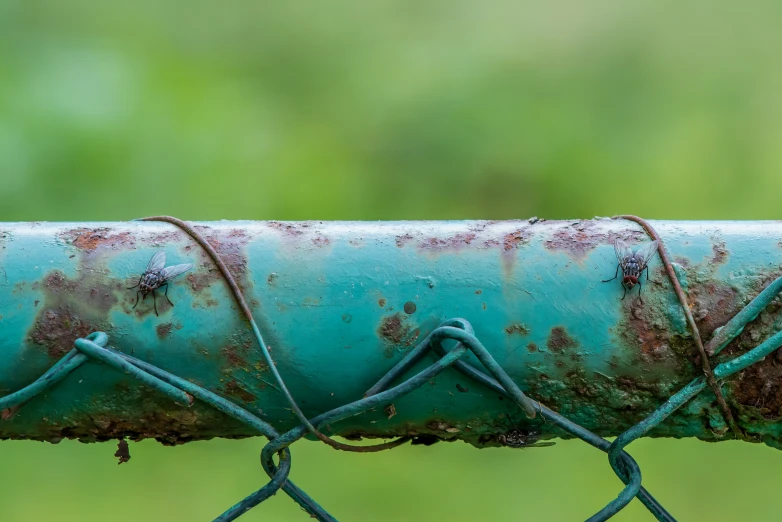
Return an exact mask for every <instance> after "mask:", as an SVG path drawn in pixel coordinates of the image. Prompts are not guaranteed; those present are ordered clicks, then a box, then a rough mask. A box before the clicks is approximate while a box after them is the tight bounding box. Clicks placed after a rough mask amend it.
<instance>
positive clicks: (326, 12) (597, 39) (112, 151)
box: [0, 0, 782, 522]
mask: <svg viewBox="0 0 782 522" xmlns="http://www.w3.org/2000/svg"><path fill="white" fill-rule="evenodd" d="M781 21H782V4H780V3H778V2H769V1H763V0H757V1H756V0H751V1H747V2H740V3H739V2H736V3H734V2H727V1H719V2H712V3H704V2H685V3H682V2H672V1H662V2H641V1H636V0H630V1H612V0H597V1H595V2H577V1H573V0H562V1H555V2H539V3H533V2H511V1H487V2H445V1H442V0H418V1H409V0H395V1H389V0H376V1H370V2H356V1H353V2H350V1H343V0H335V1H333V2H328V3H309V2H307V3H305V2H299V1H295V0H294V1H291V2H251V1H238V0H237V1H234V2H227V3H219V2H202V1H195V2H181V3H175V2H151V1H140V2H127V3H115V2H97V1H93V2H88V1H76V2H54V1H46V0H43V1H36V2H23V1H16V0H0V221H16V220H25V221H27V220H30V221H32V220H73V221H87V220H124V219H129V218H133V217H139V216H143V215H150V214H161V213H163V214H172V215H176V216H179V217H182V218H185V219H196V220H210V219H281V220H282V219H297V220H298V219H321V220H325V219H361V220H372V219H382V220H392V219H464V218H491V219H503V218H524V217H529V216H532V215H537V216H540V217H546V218H564V217H569V218H576V217H579V218H589V217H592V216H594V215H612V214H616V213H634V214H639V215H643V216H646V217H652V218H670V219H766V218H778V217H780V213H781V212H780V210H779V208H778V204H779V203H778V202H779V199H778V198H779V194H780V193H782V60H780V59H779V50H780V49H781V48H782V31H780V30H779V27H780V22H781ZM262 444H263V441H262V440H261V439H248V440H243V441H222V440H215V441H209V442H200V443H193V444H189V445H186V446H181V447H176V448H165V447H162V446H160V445H158V444H157V443H155V442H143V443H138V444H131V453H132V460H131V461H130V463H128V464H125V465H123V466H121V467H117V465H116V460H115V459H114V458H113V457H112V454H113V452H114V445H113V444H110V443H109V444H94V445H82V444H79V443H77V442H69V441H65V442H63V443H61V444H60V445H58V446H53V445H49V444H42V443H34V442H17V441H5V442H2V443H0V484H2V487H0V506H1V507H0V512H1V513H2V514H1V515H0V519H2V520H3V521H22V520H41V521H46V520H60V521H71V520H73V521H76V520H78V521H109V520H110V521H136V520H167V521H180V520H181V521H185V520H211V518H213V517H214V516H216V515H217V514H219V513H220V512H221V511H222V510H223V509H224V508H227V507H228V506H230V505H231V504H233V503H234V502H236V501H238V500H239V499H240V498H242V497H243V496H245V495H247V494H249V493H250V492H251V491H253V490H255V489H257V488H258V487H260V486H261V485H262V484H263V483H265V481H266V476H265V475H264V474H263V472H262V470H261V468H260V466H259V464H258V452H259V451H260V448H261V445H262ZM630 453H632V454H633V455H634V456H636V458H637V459H638V461H639V463H640V465H641V469H642V470H643V472H644V484H645V485H647V486H648V487H649V489H650V490H651V491H652V492H653V493H654V494H655V495H656V496H657V497H658V498H659V499H660V501H661V502H662V503H663V504H664V505H665V506H667V507H668V508H669V509H670V510H671V511H672V512H673V513H674V514H675V515H677V516H678V517H680V519H681V520H710V521H722V520H725V521H727V520H736V519H744V520H777V519H778V513H777V511H778V509H777V506H776V505H775V502H776V499H777V497H778V491H779V489H780V487H781V486H782V473H780V472H779V469H780V468H781V465H782V456H780V453H779V452H778V451H776V450H772V449H770V448H767V447H764V446H758V445H750V444H746V443H720V444H706V443H701V442H698V441H692V440H681V441H673V440H642V441H639V442H637V443H634V444H633V445H632V446H631V447H630ZM293 458H294V461H295V464H294V466H293V475H292V477H293V478H294V479H295V480H296V481H297V483H299V485H301V486H302V487H304V489H305V490H307V491H308V492H309V493H310V494H311V495H313V496H314V497H315V498H316V499H318V500H319V501H320V502H321V503H322V504H323V505H324V506H325V507H326V508H327V509H329V510H331V511H332V513H333V514H334V515H336V516H337V517H338V518H340V520H345V521H357V520H361V521H365V520H372V521H379V522H384V521H402V520H449V521H450V522H457V521H469V520H582V519H584V518H586V517H587V516H588V515H590V514H591V513H593V512H594V511H596V510H598V509H599V508H600V507H602V506H603V505H604V504H605V503H606V502H608V501H609V500H610V499H611V498H613V497H614V496H615V495H616V494H617V493H618V492H619V490H620V488H621V484H620V483H619V481H618V480H617V479H616V477H615V476H614V475H613V473H612V472H611V470H610V467H609V465H608V462H607V460H606V458H605V457H604V455H603V454H601V453H599V452H597V451H596V450H593V449H592V448H590V447H588V446H587V445H586V444H584V443H581V442H578V441H566V442H560V443H559V444H558V445H557V446H555V447H553V448H547V449H528V450H517V451H513V450H499V449H487V450H477V449H474V448H472V447H470V446H467V445H465V444H462V443H454V444H438V445H435V446H432V447H429V448H426V447H420V446H419V447H403V448H400V449H397V450H395V451H394V452H390V453H386V454H378V455H354V454H344V453H337V452H334V451H333V450H331V449H329V448H327V447H325V446H324V445H319V444H315V443H312V442H302V443H299V444H297V445H295V446H294V447H293ZM616 519H617V520H624V521H634V520H650V517H649V516H648V515H647V514H646V513H645V512H644V510H643V508H642V507H641V506H640V504H638V503H637V502H635V503H634V504H633V505H632V506H631V508H629V509H628V510H627V511H625V512H623V513H622V514H621V515H620V516H618V517H616ZM242 520H246V521H248V522H250V521H253V520H258V521H260V520H267V521H268V520H274V521H278V520H286V521H287V520H294V521H295V520H306V515H305V514H304V513H303V512H301V511H299V510H298V509H297V508H296V507H295V505H294V504H293V503H292V502H291V501H289V500H288V499H287V498H286V497H285V496H284V495H283V494H280V495H277V496H276V497H275V498H273V499H272V500H270V501H269V502H268V503H266V504H264V505H263V506H261V507H259V508H257V509H255V510H254V511H252V512H251V513H250V514H248V515H247V516H246V517H245V518H243V519H242Z"/></svg>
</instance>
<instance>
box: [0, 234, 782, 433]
mask: <svg viewBox="0 0 782 522" xmlns="http://www.w3.org/2000/svg"><path fill="white" fill-rule="evenodd" d="M653 225H654V227H655V228H656V230H657V231H658V232H659V234H660V236H661V238H662V239H663V240H664V242H665V245H666V249H667V251H668V252H669V253H670V254H671V256H672V259H673V262H674V263H675V268H676V272H677V275H678V277H679V280H680V282H681V284H682V286H683V288H684V290H685V292H686V294H687V296H688V299H689V304H690V307H691V309H692V312H693V316H694V318H695V320H696V322H697V325H698V328H699V330H700V331H701V335H702V337H703V339H704V342H708V341H709V340H710V339H711V337H712V335H713V333H714V331H715V330H716V329H717V328H719V327H721V326H723V325H725V324H726V323H728V321H729V320H730V319H731V318H732V317H733V316H734V315H735V314H736V313H738V312H739V311H740V310H741V309H742V308H743V307H744V306H745V305H746V304H747V303H748V302H749V301H750V300H751V299H752V298H754V297H755V296H757V295H758V294H759V293H760V292H761V291H762V290H763V289H764V288H765V287H766V286H767V285H768V284H769V283H771V281H773V280H774V279H775V278H777V277H779V276H780V275H782V271H781V270H780V265H781V264H782V248H780V239H782V224H780V223H777V222H666V221H655V222H653ZM196 228H197V229H198V230H199V231H200V232H201V233H202V234H203V235H204V236H205V237H206V238H207V240H208V241H209V242H210V244H211V245H212V246H213V247H214V248H215V249H216V250H217V251H218V253H219V254H220V255H221V256H222V258H223V260H224V261H225V263H226V264H227V265H228V268H229V269H230V271H231V272H232V274H233V275H234V277H235V278H236V280H237V282H238V284H239V286H240V287H241V289H242V291H243V292H244V294H245V296H246V298H247V300H248V302H249V306H250V308H251V309H252V313H253V315H254V317H255V318H256V320H257V322H258V324H259V326H260V329H261V331H262V332H263V335H264V337H265V338H266V339H267V342H268V344H269V346H270V348H271V351H272V355H273V358H274V360H275V362H276V367H277V370H278V371H279V373H280V374H281V375H282V377H283V378H284V379H285V383H286V384H287V386H288V388H289V389H290V391H291V393H292V394H293V396H294V397H295V399H296V401H297V402H298V404H299V405H300V406H301V408H302V410H303V411H304V413H305V414H306V415H307V416H308V417H309V418H313V417H316V416H317V415H319V414H320V413H323V412H326V411H329V410H331V409H333V408H336V407H338V406H340V405H343V404H346V403H349V402H351V401H355V400H357V399H360V398H361V397H362V396H363V394H364V392H366V390H367V389H368V388H369V387H371V386H372V385H373V384H374V383H375V382H376V381H377V380H378V379H379V378H380V377H381V376H383V375H384V374H385V373H386V372H387V371H388V370H389V369H390V368H392V367H393V366H394V365H396V364H397V363H398V362H399V361H400V360H402V358H403V357H404V356H405V355H406V354H407V353H408V352H409V351H410V350H411V349H412V348H413V347H414V346H415V345H416V344H417V343H418V342H420V341H421V340H422V339H423V338H424V337H426V335H427V334H429V333H430V332H431V331H432V330H433V329H435V328H436V327H437V326H438V325H439V324H440V323H442V322H443V321H444V320H446V319H449V318H455V317H463V318H465V319H467V320H468V321H470V323H471V324H472V326H473V327H474V328H475V335H476V336H477V337H478V338H479V339H480V340H481V342H482V343H483V345H484V346H486V348H487V349H488V350H489V351H490V353H491V355H492V356H493V358H494V359H495V360H496V361H497V362H498V363H499V365H500V366H501V367H502V368H504V369H505V371H506V372H507V373H508V375H509V376H510V377H511V378H512V379H513V380H514V381H515V382H516V383H517V384H518V385H519V386H520V388H521V390H522V391H524V392H525V393H526V394H528V395H529V396H530V397H531V398H532V399H534V400H535V401H540V402H541V403H542V404H543V405H546V406H548V407H550V408H551V409H553V410H555V411H558V412H559V413H560V414H562V415H564V416H566V417H567V418H569V419H571V420H573V421H574V422H577V423H578V424H580V425H582V426H584V427H585V428H587V429H589V430H591V431H593V432H595V433H597V434H599V435H603V436H611V435H618V434H619V433H621V432H623V431H625V430H626V429H627V428H629V427H630V426H632V425H634V424H635V423H637V422H638V421H639V420H641V419H642V418H643V417H645V416H646V415H648V414H649V413H650V412H652V411H653V410H654V409H655V408H657V407H658V406H660V405H661V404H663V403H664V402H665V401H666V400H667V399H668V398H669V397H670V396H671V395H673V394H674V393H675V392H676V391H678V390H679V389H681V388H682V387H683V386H685V385H686V384H687V383H688V382H690V381H691V380H692V379H693V378H694V377H696V376H698V375H699V374H700V369H699V364H698V361H697V359H696V357H697V352H696V351H695V348H694V345H693V340H692V338H691V334H690V332H689V329H688V327H687V324H686V322H685V320H684V316H683V314H682V311H681V307H680V305H679V302H678V300H677V298H676V295H675V294H674V292H673V289H672V287H671V284H670V281H669V280H668V278H667V276H666V275H665V273H664V272H663V270H662V266H661V264H660V263H659V261H658V260H654V259H653V260H652V261H651V263H650V272H651V273H650V281H649V282H648V283H647V282H646V281H645V280H643V303H642V302H641V301H640V300H639V299H638V296H637V293H636V291H633V292H628V295H627V297H626V298H625V299H624V300H621V297H622V294H623V291H622V287H621V284H620V283H619V282H617V281H614V282H613V283H601V280H603V279H607V278H610V277H611V276H612V275H613V273H614V269H615V267H616V258H615V255H614V248H613V243H614V241H615V240H616V239H617V238H619V239H622V240H623V241H625V242H626V243H628V244H631V245H633V244H637V243H642V242H645V241H648V237H647V236H646V234H645V232H644V231H643V230H641V228H640V227H639V226H638V225H636V224H634V223H629V222H623V221H612V220H607V219H595V220H589V221H534V220H530V221H459V222H383V223H365V222H276V221H272V222H228V221H221V222H210V223H198V224H196ZM161 250H162V251H164V252H165V253H166V256H167V259H168V261H169V263H170V264H177V263H193V264H194V265H195V266H194V268H193V269H192V270H191V271H190V272H188V273H187V274H186V275H184V276H181V277H180V278H179V279H176V280H173V281H172V282H171V283H170V286H169V288H168V297H169V298H170V299H171V302H172V303H174V305H173V306H172V305H171V304H170V303H169V302H168V301H167V300H166V299H165V298H163V297H162V295H159V296H158V299H157V306H158V311H159V316H156V315H155V311H154V309H153V306H152V301H151V299H150V298H147V299H146V300H144V301H141V302H140V303H139V304H138V306H136V308H135V309H134V308H133V304H134V300H135V291H134V290H128V289H127V288H128V287H130V286H132V285H134V284H135V283H136V282H137V280H138V278H139V276H140V275H141V273H142V272H143V271H144V268H145V267H146V265H147V262H148V261H149V259H150V258H151V257H152V255H153V254H154V253H155V252H157V251H161ZM0 267H2V269H3V273H0V332H1V335H0V357H2V359H0V360H2V361H3V362H2V364H0V394H2V395H7V394H10V393H12V392H14V391H17V390H19V389H21V388H23V387H24V386H26V385H28V384H30V383H31V382H33V381H35V380H36V379H37V378H38V377H40V376H41V375H43V374H44V373H45V372H46V371H47V370H48V369H49V368H50V367H51V366H52V365H53V364H54V363H56V362H57V361H58V360H59V359H60V358H62V357H63V356H64V354H66V353H68V352H69V351H70V350H71V349H72V348H73V343H74V341H75V339H77V338H80V337H86V336H87V335H88V334H89V333H91V332H94V331H102V332H106V333H107V334H108V336H109V345H110V346H111V347H112V348H114V349H115V350H118V351H120V352H123V353H126V354H129V355H132V356H134V357H136V358H137V359H140V360H143V361H147V362H149V363H152V364H155V365H156V366H159V367H161V368H163V369H165V370H167V371H169V372H171V373H174V374H176V375H179V376H180V377H183V378H185V379H187V380H189V381H191V382H193V383H196V384H199V385H201V386H203V387H205V388H207V389H209V390H212V391H214V392H215V393H218V394H220V395H222V396H224V397H226V398H228V399H230V400H232V401H233V402H235V403H236V404H238V405H240V406H242V407H244V408H246V409H248V410H249V411H252V412H255V413H257V414H258V415H259V416H260V417H261V418H263V419H264V420H265V421H267V422H269V423H270V424H271V425H272V426H274V427H275V429H277V430H278V431H280V432H283V431H287V430H289V429H291V428H293V427H295V426H297V425H298V424H299V422H298V419H297V418H296V417H295V415H293V413H292V412H291V411H290V409H289V406H288V404H287V403H286V401H285V400H284V398H283V397H282V395H281V393H280V390H279V389H278V387H277V385H276V384H275V381H274V380H273V378H272V376H271V374H270V372H269V368H268V366H267V364H266V362H265V360H264V359H263V357H262V356H261V354H260V352H259V351H258V349H257V346H256V345H255V344H254V342H253V338H252V333H251V332H250V330H249V327H248V324H247V322H246V320H244V318H243V316H242V314H241V313H240V311H239V309H238V308H237V305H236V303H235V301H234V300H233V297H232V295H231V293H230V289H229V288H228V287H227V285H226V284H225V281H224V280H223V278H222V277H221V275H220V272H219V271H218V270H217V268H216V267H215V266H214V264H213V262H212V261H211V260H210V259H209V257H208V256H207V255H206V254H205V253H204V252H203V250H201V249H200V248H199V247H198V245H196V244H195V243H194V242H193V240H192V238H190V237H189V236H188V235H186V234H185V233H183V232H181V231H180V230H179V229H177V228H176V227H173V226H171V225H169V224H165V223H150V222H130V223H77V224H72V223H6V224H0ZM778 307H779V305H778V302H777V301H772V303H771V304H770V305H768V306H767V307H766V308H765V309H763V310H753V314H756V315H757V317H756V319H754V320H753V322H751V323H750V324H749V325H748V326H746V327H745V328H744V331H743V332H742V333H741V334H740V335H739V336H738V337H737V338H736V339H735V340H734V341H732V342H731V343H729V344H728V345H727V347H725V348H724V349H722V351H721V352H719V355H718V356H717V360H716V361H715V362H719V361H722V360H728V359H731V358H733V357H735V356H737V355H739V354H740V353H743V352H744V351H746V350H747V349H749V348H752V347H754V346H756V345H757V344H759V343H760V342H762V341H763V340H764V339H766V338H767V337H769V336H770V335H771V334H773V333H774V332H776V331H777V330H778V329H779V326H780V325H779V314H778ZM712 344H714V343H712ZM710 346H711V345H710ZM720 348H721V347H720ZM465 357H466V361H467V362H468V363H470V364H473V365H475V366H476V367H480V363H479V362H478V361H477V360H476V359H474V356H465ZM430 363H431V361H429V360H424V361H421V362H420V363H418V364H419V365H418V366H416V367H414V368H412V369H411V371H417V370H420V368H421V367H423V366H424V365H426V364H430ZM775 363H776V355H775V354H772V355H770V356H769V357H767V358H766V360H764V361H761V362H760V363H757V364H755V365H753V366H750V367H749V368H747V369H745V370H743V371H742V373H741V374H740V376H739V377H734V378H731V379H729V380H728V381H727V383H726V385H725V386H724V387H723V390H724V393H725V397H726V399H727V401H728V404H729V406H730V407H731V409H732V411H733V412H734V414H735V416H736V419H737V422H738V424H739V425H740V427H741V428H742V430H744V431H745V433H747V434H748V435H749V436H751V437H757V438H758V439H761V440H763V441H764V442H766V443H768V444H770V445H774V446H778V445H779V434H778V433H779V431H780V430H779V423H780V413H779V410H780V407H782V392H779V393H778V392H777V389H776V387H775V386H773V383H774V382H776V380H777V379H778V378H780V377H782V370H779V371H778V370H777V366H776V364H775ZM770 383H771V384H770ZM386 410H388V408H385V409H380V408H379V409H377V411H369V412H366V413H362V414H360V415H356V416H354V417H351V418H348V419H344V420H342V421H339V422H336V423H334V424H331V425H328V426H322V427H321V428H320V429H322V430H323V431H324V432H325V433H328V434H331V435H340V436H344V437H347V438H351V439H352V438H358V437H396V436H411V437H413V438H414V440H418V441H419V442H425V443H427V442H431V441H434V440H440V439H446V440H454V439H461V440H465V441H467V442H470V443H472V444H475V445H479V446H482V445H498V444H501V442H500V441H502V440H506V437H504V436H503V435H504V434H506V433H509V432H511V431H513V430H516V431H515V432H514V433H517V434H518V433H522V434H525V437H527V439H528V440H529V441H530V443H531V442H534V440H535V439H538V438H540V439H546V438H551V437H555V436H562V435H563V433H562V432H560V431H557V429H556V428H555V427H554V426H551V425H550V424H545V423H543V422H542V421H541V420H540V419H528V418H527V417H526V416H525V415H524V413H523V412H522V411H521V410H520V409H519V408H518V407H516V406H515V405H513V404H512V403H511V401H509V400H507V398H504V397H503V396H501V395H499V394H497V393H495V392H494V391H492V390H491V389H490V388H486V387H483V386H482V385H480V384H478V383H476V382H472V381H470V380H468V379H467V378H466V377H465V376H464V375H463V374H461V373H459V372H457V371H455V370H447V371H445V372H443V373H441V374H439V375H438V376H437V377H435V378H434V379H432V381H431V382H430V383H429V384H428V385H427V386H426V387H424V388H420V389H418V390H416V391H414V392H412V393H411V394H410V395H408V396H405V397H403V398H401V399H399V400H398V401H397V402H396V403H395V404H394V405H393V414H389V413H388V411H386ZM389 411H390V410H389ZM254 434H255V433H254V432H253V431H252V430H251V429H249V428H248V427H246V426H245V425H243V424H241V423H240V422H238V421H236V420H233V419H231V418H230V417H228V416H226V415H224V414H223V413H220V412H218V411H216V410H213V409H210V408H208V407H205V406H203V405H201V404H200V403H198V402H196V403H195V404H194V405H193V406H191V407H189V408H188V407H184V406H181V405H178V404H176V403H175V402H174V401H173V400H171V399H170V398H169V397H167V396H164V395H161V394H159V393H156V392H154V391H152V390H150V389H147V388H146V387H145V386H144V385H143V383H141V382H139V381H137V380H135V379H134V378H133V377H132V376H129V375H125V374H122V373H120V372H116V371H110V370H107V369H106V368H105V367H103V366H102V365H101V364H100V363H99V362H96V361H89V362H87V363H85V364H83V365H82V366H81V367H79V368H78V369H76V370H74V371H73V372H72V373H71V374H69V375H68V376H67V377H65V378H64V379H63V380H62V381H61V382H59V383H58V384H57V385H56V386H55V387H53V388H52V389H50V390H49V391H48V392H46V394H45V395H40V396H37V397H34V398H32V399H31V400H29V402H27V403H25V404H24V405H23V406H22V407H21V408H19V409H18V410H15V411H10V412H5V414H4V415H3V418H2V419H0V437H2V438H25V439H36V440H50V441H57V440H60V439H61V438H63V437H72V438H79V439H80V440H84V441H92V440H107V439H111V438H117V437H122V436H128V437H131V438H145V437H153V438H156V439H158V440H160V441H162V442H164V443H181V442H187V441H190V440H198V439H206V438H210V437H215V436H220V437H244V436H251V435H254ZM649 435H650V436H677V437H681V436H695V437H700V438H703V439H708V440H720V439H725V438H730V436H731V435H730V434H729V433H726V425H725V423H724V421H723V419H722V416H721V414H720V411H719V409H718V408H717V407H716V403H715V402H714V396H713V394H711V393H710V392H704V393H702V394H700V395H699V396H698V397H696V398H695V399H694V400H693V401H691V402H690V403H688V404H687V405H686V406H685V407H684V408H682V409H680V410H678V411H677V412H676V413H674V414H673V415H672V416H671V418H669V419H668V420H667V421H666V422H665V423H663V424H661V425H660V426H657V427H656V428H654V429H653V430H652V431H651V432H650V433H649Z"/></svg>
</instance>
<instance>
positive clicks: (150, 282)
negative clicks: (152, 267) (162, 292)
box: [141, 272, 163, 292]
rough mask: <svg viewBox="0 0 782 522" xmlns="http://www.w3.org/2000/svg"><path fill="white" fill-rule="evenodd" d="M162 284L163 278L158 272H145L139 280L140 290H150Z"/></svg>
mask: <svg viewBox="0 0 782 522" xmlns="http://www.w3.org/2000/svg"><path fill="white" fill-rule="evenodd" d="M162 284H163V279H162V278H161V277H160V273H159V272H147V273H145V274H144V277H143V278H142V280H141V290H142V291H146V292H150V291H152V290H154V289H155V288H159V287H160V286H161V285H162Z"/></svg>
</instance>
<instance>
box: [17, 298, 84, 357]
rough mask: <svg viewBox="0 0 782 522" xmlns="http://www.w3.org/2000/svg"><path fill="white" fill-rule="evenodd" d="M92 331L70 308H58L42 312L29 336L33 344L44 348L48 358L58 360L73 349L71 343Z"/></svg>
mask: <svg viewBox="0 0 782 522" xmlns="http://www.w3.org/2000/svg"><path fill="white" fill-rule="evenodd" d="M94 331H95V328H93V327H92V326H91V325H89V324H87V323H85V322H83V321H82V319H81V318H79V317H78V316H76V315H75V314H74V312H73V311H72V310H71V309H70V308H68V307H67V306H60V307H57V308H49V309H46V310H44V311H43V313H42V314H41V315H40V318H39V319H38V320H36V322H35V325H34V326H33V329H32V331H31V332H30V334H29V336H30V339H31V340H32V341H33V342H34V343H35V344H38V345H41V346H44V347H46V351H47V353H48V354H49V356H50V357H53V358H60V357H62V356H63V355H65V354H66V353H68V352H70V351H71V350H72V349H73V341H75V340H76V339H79V338H83V337H87V336H88V335H89V334H90V333H92V332H94Z"/></svg>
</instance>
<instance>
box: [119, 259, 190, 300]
mask: <svg viewBox="0 0 782 522" xmlns="http://www.w3.org/2000/svg"><path fill="white" fill-rule="evenodd" d="M165 265H166V253H165V252H163V251H162V250H161V251H160V252H158V253H157V254H155V255H154V256H152V259H150V260H149V264H148V265H147V268H146V270H144V273H143V274H141V277H139V280H138V283H136V286H131V287H130V288H128V290H132V289H134V288H138V290H137V291H136V304H134V305H133V308H136V305H138V297H139V294H141V300H142V301H143V300H144V299H146V298H147V294H149V293H151V294H152V302H153V303H154V305H155V315H158V313H157V299H156V297H155V296H156V293H155V290H157V289H158V288H163V287H164V286H165V287H166V293H165V296H166V299H167V300H168V302H169V303H170V304H171V306H174V303H172V302H171V299H168V282H169V281H170V280H172V279H174V278H175V277H176V276H178V275H181V274H184V273H185V272H187V271H188V270H190V269H191V268H193V265H192V264H190V263H185V264H182V265H174V266H165Z"/></svg>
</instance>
